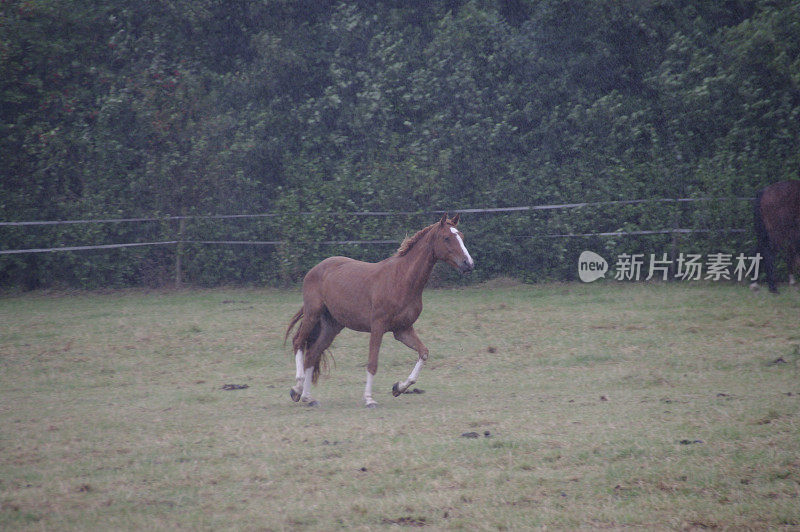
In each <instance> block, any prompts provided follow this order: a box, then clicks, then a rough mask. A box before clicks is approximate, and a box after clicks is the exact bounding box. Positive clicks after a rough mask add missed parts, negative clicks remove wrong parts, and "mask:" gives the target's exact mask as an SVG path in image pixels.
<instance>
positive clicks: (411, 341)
mask: <svg viewBox="0 0 800 532" xmlns="http://www.w3.org/2000/svg"><path fill="white" fill-rule="evenodd" d="M394 337H395V339H397V340H399V341H401V342H403V343H404V344H405V345H407V346H408V347H410V348H411V349H413V350H414V351H416V352H417V354H418V355H419V358H418V359H417V363H416V364H414V369H412V370H411V374H410V375H409V376H408V378H407V379H406V380H404V381H403V382H396V383H394V386H392V395H394V396H395V397H397V396H398V395H400V394H402V393H404V392H405V391H406V390H408V388H409V387H410V386H411V385H412V384H414V383H415V382H417V378H418V377H419V372H420V370H421V369H422V366H424V365H425V361H426V360H428V348H427V347H425V344H423V343H422V340H420V339H419V336H417V333H416V331H415V330H414V327H409V328H408V329H402V330H400V331H395V333H394Z"/></svg>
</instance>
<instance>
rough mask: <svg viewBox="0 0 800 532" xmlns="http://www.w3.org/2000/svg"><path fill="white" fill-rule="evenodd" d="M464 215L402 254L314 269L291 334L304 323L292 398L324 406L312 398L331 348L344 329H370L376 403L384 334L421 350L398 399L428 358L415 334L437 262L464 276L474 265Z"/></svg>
mask: <svg viewBox="0 0 800 532" xmlns="http://www.w3.org/2000/svg"><path fill="white" fill-rule="evenodd" d="M458 218H459V215H458V214H456V215H455V216H454V217H453V219H452V220H448V219H447V215H446V214H445V215H444V216H443V217H442V219H441V220H439V221H438V222H436V223H434V224H433V225H429V226H428V227H426V228H424V229H422V230H420V231H418V232H417V233H416V234H415V235H414V236H412V237H408V238H406V239H405V240H403V242H402V244H401V245H400V249H398V250H397V253H395V254H394V255H392V256H391V257H389V258H388V259H385V260H382V261H381V262H378V263H370V262H361V261H357V260H354V259H349V258H347V257H330V258H327V259H325V260H323V261H322V262H320V263H319V264H317V265H316V266H314V267H313V268H311V270H309V272H308V273H307V274H306V276H305V278H304V279H303V308H301V309H300V310H299V311H298V312H297V314H295V315H294V317H293V318H292V320H291V322H290V323H289V327H288V328H287V329H286V338H288V337H289V333H290V332H291V331H292V329H293V328H294V327H295V325H297V323H298V322H299V323H300V327H298V329H297V332H295V334H294V337H293V338H292V347H293V348H294V353H295V364H296V366H297V373H296V376H295V377H296V378H295V381H296V383H295V386H294V387H292V389H291V392H290V395H291V397H292V400H294V401H303V402H305V403H308V404H309V405H317V404H319V403H317V401H315V400H313V399H312V398H311V384H312V382H313V383H316V382H317V378H318V376H319V372H320V367H321V366H322V365H323V364H324V356H325V351H326V350H327V349H328V347H329V346H330V345H331V342H333V339H334V337H335V336H336V335H337V334H339V333H340V332H341V330H342V329H344V328H345V327H347V328H349V329H353V330H356V331H361V332H368V333H369V334H370V337H369V361H368V363H367V385H366V387H365V389H364V402H365V403H366V405H367V407H370V408H372V407H375V406H377V403H376V402H375V400H374V399H373V398H372V380H373V377H374V376H375V373H376V372H377V371H378V351H379V350H380V347H381V340H382V338H383V335H384V334H386V333H387V332H392V333H394V337H395V338H396V339H397V340H399V341H401V342H402V343H404V344H405V345H407V346H408V347H410V348H411V349H413V350H414V351H416V352H417V355H418V359H417V363H416V365H415V366H414V369H413V370H412V371H411V374H410V375H409V376H408V378H407V379H406V380H405V381H403V382H396V383H395V384H394V386H393V387H392V393H393V394H394V396H395V397H397V396H398V395H400V394H402V393H403V392H405V391H406V390H407V389H408V387H409V386H411V385H412V384H414V383H415V382H416V381H417V377H418V376H419V371H420V369H422V366H423V364H425V361H426V360H427V359H428V348H427V347H425V345H424V344H423V343H422V341H421V340H420V339H419V337H418V336H417V333H416V332H414V322H415V321H417V318H418V317H419V314H420V312H422V290H423V289H424V288H425V284H426V283H427V282H428V278H429V277H430V275H431V270H433V266H434V264H436V262H437V261H444V262H446V263H448V264H450V265H451V266H453V267H454V268H456V269H457V270H459V271H460V272H462V273H466V272H469V271H472V269H473V268H474V267H475V263H474V262H473V261H472V257H470V255H469V252H468V251H467V248H466V247H465V246H464V240H463V238H462V237H463V235H462V234H461V232H460V231H459V230H458V229H456V226H457V225H458Z"/></svg>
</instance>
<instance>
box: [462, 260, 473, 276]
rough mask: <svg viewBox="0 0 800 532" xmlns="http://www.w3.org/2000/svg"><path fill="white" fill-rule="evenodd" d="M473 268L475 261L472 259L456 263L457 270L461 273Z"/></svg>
mask: <svg viewBox="0 0 800 532" xmlns="http://www.w3.org/2000/svg"><path fill="white" fill-rule="evenodd" d="M474 269H475V263H474V262H472V261H466V260H462V261H461V262H459V263H458V271H459V272H461V273H462V274H463V273H469V272H471V271H472V270H474Z"/></svg>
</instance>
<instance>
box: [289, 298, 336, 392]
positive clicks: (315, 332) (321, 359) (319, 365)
mask: <svg viewBox="0 0 800 532" xmlns="http://www.w3.org/2000/svg"><path fill="white" fill-rule="evenodd" d="M302 319H303V309H302V308H301V309H300V310H298V311H297V314H295V315H294V316H292V319H291V320H290V321H289V326H288V327H287V328H286V334H285V335H284V337H283V345H286V340H288V339H289V334H291V332H292V329H294V328H295V326H297V324H298V323H300V322H301V321H302ZM320 328H321V323H320V322H319V321H318V322H317V323H315V324H314V327H313V328H312V329H311V332H310V333H309V334H308V336H307V337H306V338H305V339H304V340H303V344H302V345H301V346H299V347H298V349H302V350H303V352H304V353H305V352H306V350H307V349H308V346H309V345H312V344H313V343H314V342H315V341H316V340H317V338H318V337H319V334H320ZM298 334H300V330H298V331H297V333H295V337H294V338H293V339H292V346H294V344H295V343H296V342H295V340H297V335H298ZM328 358H330V359H331V360H333V354H332V353H331V351H330V349H325V350H323V351H322V352H321V353H320V354H319V356H317V358H316V360H315V361H314V372H313V373H312V374H311V382H312V383H314V384H316V383H317V380H319V376H320V374H321V373H322V372H323V371H324V372H325V373H328V372H329V370H330V363H329V362H328ZM334 363H335V362H334Z"/></svg>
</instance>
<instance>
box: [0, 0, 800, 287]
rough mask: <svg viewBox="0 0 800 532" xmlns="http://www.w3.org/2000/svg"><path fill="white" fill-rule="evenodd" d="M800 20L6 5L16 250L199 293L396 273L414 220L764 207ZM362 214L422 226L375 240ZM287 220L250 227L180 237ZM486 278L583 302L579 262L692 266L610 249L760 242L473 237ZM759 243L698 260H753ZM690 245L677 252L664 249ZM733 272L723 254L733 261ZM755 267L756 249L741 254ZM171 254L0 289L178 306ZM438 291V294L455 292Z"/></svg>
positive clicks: (5, 148) (703, 8)
mask: <svg viewBox="0 0 800 532" xmlns="http://www.w3.org/2000/svg"><path fill="white" fill-rule="evenodd" d="M799 72H800V7H798V4H797V3H796V2H793V1H791V0H714V1H709V2H702V3H699V4H698V3H696V2H688V1H683V0H649V1H646V2H641V1H634V0H623V1H620V0H597V1H594V2H571V1H567V0H530V1H526V0H502V1H488V0H471V1H466V0H438V1H431V2H425V3H419V2H365V1H341V2H339V1H337V2H330V1H322V2H319V1H311V0H303V1H297V2H295V1H291V2H290V1H286V0H262V1H251V0H236V1H221V0H201V1H189V0H178V1H175V2H169V3H164V2H158V1H154V0H147V1H141V0H140V1H136V2H132V1H129V0H120V1H114V2H110V1H107V0H95V1H88V0H76V1H73V2H64V1H63V0H10V1H6V2H3V3H2V6H0V152H2V165H1V166H0V219H2V220H4V221H20V220H42V219H49V220H59V219H60V220H68V219H89V218H125V217H140V216H145V217H155V218H159V219H162V220H163V221H160V222H159V221H156V222H148V223H145V224H131V223H110V224H102V225H92V224H82V225H70V226H45V227H38V226H37V227H26V228H18V227H0V240H1V241H2V248H3V249H20V248H34V247H51V246H61V245H81V244H103V243H113V242H131V241H163V240H170V241H171V240H176V239H181V240H203V241H207V240H226V241H233V240H236V241H238V240H258V241H282V242H284V244H283V245H280V246H271V245H263V246H234V245H208V244H202V245H201V244H187V246H186V247H185V248H184V251H183V253H184V255H185V259H184V261H183V269H184V271H183V274H184V276H185V278H186V279H187V280H189V281H191V282H194V283H197V284H219V283H231V282H234V283H248V282H258V283H263V282H267V283H285V282H294V281H297V280H298V279H299V278H301V277H302V275H303V273H304V272H305V270H306V269H307V268H308V267H310V266H311V265H313V264H314V263H315V262H316V261H317V260H319V259H320V258H322V257H324V256H326V255H329V254H334V253H341V254H347V255H351V256H356V257H358V258H362V259H365V260H378V259H380V258H382V257H384V256H386V255H388V254H389V253H391V252H392V251H393V248H392V246H369V247H368V246H361V247H358V246H356V247H354V246H344V245H340V246H335V245H330V244H322V242H325V241H340V240H363V239H397V240H399V239H401V238H402V237H403V236H404V234H405V233H406V232H409V231H413V230H416V229H417V228H419V227H421V226H422V225H424V224H426V223H429V222H430V218H431V217H430V216H426V215H423V214H422V213H426V212H430V211H433V210H446V209H450V210H454V209H463V208H473V207H502V206H515V205H535V204H541V203H571V202H578V201H610V200H623V199H639V198H676V197H693V196H694V197H706V196H717V197H729V196H745V197H746V196H750V195H753V194H754V192H755V191H756V190H757V189H758V188H759V187H761V186H763V185H765V184H768V183H770V182H774V181H778V180H780V179H787V178H794V177H796V176H797V172H798V168H799V167H800V150H798V148H799V147H800V143H799V142H798V140H799V139H800V116H798V114H800V74H798V73H799ZM361 211H381V212H384V211H395V212H396V211H402V212H410V213H420V214H412V215H398V216H394V217H388V216H387V217H365V216H359V215H355V214H348V213H357V212H361ZM262 212H271V213H274V214H275V216H273V217H264V218H257V219H233V220H229V219H226V220H219V219H211V220H209V219H194V218H191V219H189V221H187V222H186V223H185V224H184V225H183V226H180V227H179V223H178V222H176V221H175V220H174V219H169V218H168V217H169V216H173V217H174V216H187V215H195V214H204V215H216V214H241V213H262ZM465 223H466V224H467V225H468V226H469V230H467V231H466V232H467V235H468V237H469V238H470V244H471V248H472V249H474V250H475V251H474V253H473V254H474V255H475V256H476V259H478V260H479V262H480V269H479V271H478V272H476V275H475V276H474V278H478V279H480V278H486V277H490V276H494V275H501V274H504V275H515V276H518V277H521V278H524V279H528V280H536V279H540V278H545V277H556V278H571V277H573V276H574V271H573V270H574V268H573V266H572V264H571V262H570V261H571V260H572V257H573V255H576V254H577V252H579V250H580V249H585V248H587V247H593V248H594V249H598V250H604V251H606V252H610V253H613V252H619V251H621V250H624V251H626V252H639V251H641V252H648V253H650V252H653V253H655V252H662V251H669V250H670V249H674V246H675V245H676V244H675V242H674V241H673V240H672V239H671V238H670V237H669V236H655V237H641V238H628V239H608V238H602V239H601V238H596V239H565V238H546V237H544V236H542V235H547V234H562V233H588V232H601V231H616V230H636V229H663V228H671V227H675V226H676V225H678V226H682V227H694V228H700V229H709V228H710V229H714V228H721V227H747V226H748V225H749V223H750V218H749V207H748V206H747V205H746V204H743V203H742V202H736V201H729V202H717V203H702V202H698V203H694V204H691V205H689V206H687V205H676V204H668V203H664V204H647V205H639V206H636V205H612V206H607V207H593V208H585V209H581V210H575V211H552V212H549V211H548V212H546V211H532V212H528V213H517V214H503V215H495V216H490V215H473V216H467V217H465ZM751 238H752V237H751V236H750V235H744V236H743V235H740V234H735V235H725V236H723V237H720V236H719V235H718V234H715V235H714V236H713V237H703V236H702V235H700V236H696V237H694V238H692V239H691V240H686V241H685V242H683V243H681V245H682V246H689V247H692V248H693V249H697V250H712V249H713V250H722V249H723V248H724V249H725V250H729V251H733V250H734V249H735V251H749V248H746V247H747V246H748V245H749V240H750V239H751ZM670 246H672V247H670ZM717 248H720V249H717ZM743 248H746V249H743ZM177 251H178V250H176V249H175V247H169V246H154V247H146V248H144V247H143V248H136V249H126V250H116V251H88V252H75V253H57V254H37V255H0V284H2V285H6V286H11V285H21V286H25V287H29V288H31V287H36V286H58V285H71V286H106V285H112V286H128V285H140V284H151V285H159V284H166V283H168V282H170V281H171V279H172V278H173V276H174V272H173V271H172V270H173V268H174V259H175V257H174V255H175V253H176V252H177ZM442 275H446V274H444V273H443V274H442Z"/></svg>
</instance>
